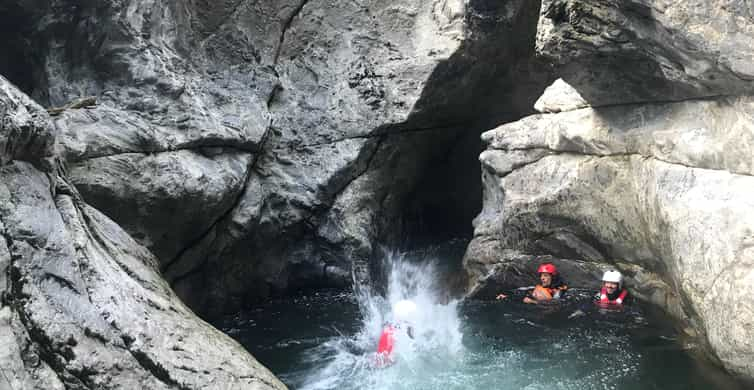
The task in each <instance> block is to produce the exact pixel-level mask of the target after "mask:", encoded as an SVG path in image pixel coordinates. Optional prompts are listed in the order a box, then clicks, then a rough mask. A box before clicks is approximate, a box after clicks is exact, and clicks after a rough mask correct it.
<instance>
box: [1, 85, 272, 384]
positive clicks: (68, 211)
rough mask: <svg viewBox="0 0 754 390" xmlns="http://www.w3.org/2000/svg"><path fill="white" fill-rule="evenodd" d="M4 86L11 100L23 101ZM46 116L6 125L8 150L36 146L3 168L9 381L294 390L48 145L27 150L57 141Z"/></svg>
mask: <svg viewBox="0 0 754 390" xmlns="http://www.w3.org/2000/svg"><path fill="white" fill-rule="evenodd" d="M0 86H2V89H0V90H2V91H11V92H10V93H9V94H6V95H0V96H2V101H4V102H5V101H9V100H10V99H13V98H14V97H15V96H22V94H21V93H20V92H18V91H17V90H15V88H14V87H12V86H10V85H9V84H8V83H7V82H6V81H5V80H0ZM27 99H28V98H27ZM29 102H30V101H29ZM26 109H27V110H29V111H32V112H34V111H36V112H41V109H40V108H39V106H36V104H34V103H31V102H30V103H29V106H28V107H26ZM40 118H41V119H43V120H46V118H47V117H46V114H45V113H41V114H40V116H39V117H34V116H31V115H29V116H18V115H16V116H14V117H13V120H14V121H15V122H12V125H10V126H6V125H5V123H4V124H3V126H2V127H0V134H1V135H2V139H4V140H9V141H6V142H13V144H9V145H8V147H7V148H6V150H10V151H19V150H26V151H29V152H24V153H16V154H9V155H8V157H9V159H8V161H4V163H3V164H2V165H1V166H0V178H2V180H0V183H1V184H0V228H1V229H0V232H1V233H2V240H0V271H1V272H2V277H1V278H0V298H1V299H0V341H2V343H3V346H4V348H3V351H2V352H1V353H0V369H2V374H3V375H2V376H1V377H0V384H1V385H2V387H3V388H4V387H6V386H9V387H10V388H34V389H62V388H71V389H79V388H113V389H132V388H148V389H162V388H176V387H177V388H184V389H199V388H238V389H241V388H244V389H246V388H253V389H269V388H279V389H283V388H285V386H284V385H283V384H282V383H281V382H279V381H278V380H277V379H276V378H275V377H274V376H273V375H272V374H271V373H270V372H269V371H268V370H267V369H266V368H264V367H263V366H262V365H260V364H259V363H258V362H257V361H256V360H255V359H254V358H253V357H252V356H251V355H249V354H248V352H246V351H245V350H244V349H243V348H242V347H241V346H240V345H239V344H238V343H236V342H235V341H233V340H232V339H230V338H229V337H228V336H226V335H224V334H222V333H221V332H219V331H218V330H216V329H214V328H213V327H212V326H210V325H209V324H207V323H205V322H204V321H202V320H200V319H199V318H198V317H196V315H195V314H194V313H193V312H192V311H191V310H190V309H188V307H186V306H185V305H184V304H183V303H182V302H181V301H180V299H179V298H178V297H177V296H176V295H175V294H174V293H173V291H172V290H171V288H170V286H169V285H168V284H167V282H165V280H164V279H163V278H162V276H161V275H160V273H159V271H158V263H157V259H156V258H155V257H154V255H152V254H151V253H150V252H149V251H148V250H147V249H146V248H144V247H143V246H141V245H139V244H138V243H136V242H135V241H134V240H133V239H132V238H131V237H130V236H128V234H127V233H126V232H125V231H124V230H123V229H121V228H120V227H119V226H118V225H116V224H115V223H114V222H112V221H111V220H110V219H109V218H107V217H106V216H104V215H103V214H101V213H100V212H98V211H97V210H95V209H94V208H92V207H91V206H89V205H87V204H86V203H84V202H83V200H82V198H81V196H80V195H79V194H78V192H77V191H76V190H75V188H74V186H73V185H72V184H71V183H70V182H69V181H68V179H67V178H66V176H65V174H64V173H63V171H64V169H63V167H62V165H61V163H60V162H59V161H55V160H54V159H55V158H56V156H54V155H52V156H49V155H48V151H49V149H44V148H42V149H39V148H37V147H34V148H32V147H30V146H29V145H52V144H54V141H55V135H56V134H55V132H54V127H53V126H52V125H51V123H49V121H47V125H44V123H45V122H40V121H39V120H40ZM37 123H42V124H40V125H36V124H37ZM18 129H23V130H24V131H35V133H34V135H35V137H39V138H33V137H31V139H33V141H34V142H30V141H29V139H30V137H26V136H21V137H15V134H17V133H15V132H17V130H18ZM21 134H24V133H21ZM45 137H46V138H48V139H40V138H45ZM30 151H35V153H31V152H30ZM16 158H18V159H16ZM21 158H24V159H28V160H31V161H21ZM41 159H50V160H52V161H50V164H39V163H40V161H41ZM33 163H36V164H33ZM39 167H41V168H39ZM40 169H45V171H42V170H40Z"/></svg>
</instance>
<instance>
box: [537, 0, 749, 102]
mask: <svg viewBox="0 0 754 390" xmlns="http://www.w3.org/2000/svg"><path fill="white" fill-rule="evenodd" d="M751 15H752V9H751V5H750V4H749V3H748V2H746V1H740V0H719V1H718V0H715V1H684V2H675V1H665V0H657V1H643V0H630V1H601V0H545V1H543V2H542V16H541V17H540V20H539V26H538V28H537V54H538V55H539V56H540V57H541V58H543V59H544V60H545V61H547V62H550V63H552V64H553V65H554V67H555V68H556V69H557V70H556V74H557V76H558V77H560V78H562V79H563V80H564V81H565V82H566V83H568V84H569V85H571V86H573V87H574V88H575V90H577V91H578V92H579V94H580V95H581V96H582V97H583V99H584V100H585V101H587V102H588V103H589V104H590V105H592V106H596V105H610V104H619V103H633V102H646V101H668V100H683V99H688V98H695V97H704V96H716V95H735V94H741V93H748V92H751V91H752V90H753V88H754V84H753V83H754V72H752V70H753V69H752V67H751V66H750V65H749V64H751V62H752V58H754V44H753V43H752V42H754V41H752V39H751V37H752V36H754V27H752V24H751V23H750V19H751Z"/></svg>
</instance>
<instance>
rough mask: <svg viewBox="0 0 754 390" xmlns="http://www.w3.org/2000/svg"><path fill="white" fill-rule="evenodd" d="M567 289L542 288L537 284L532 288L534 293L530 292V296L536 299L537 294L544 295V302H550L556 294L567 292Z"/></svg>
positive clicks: (562, 287) (561, 287) (560, 287)
mask: <svg viewBox="0 0 754 390" xmlns="http://www.w3.org/2000/svg"><path fill="white" fill-rule="evenodd" d="M567 289H568V287H567V286H565V285H563V286H558V287H554V288H553V287H544V286H542V285H541V284H538V285H536V286H535V287H534V291H532V294H531V295H532V296H534V297H536V296H537V295H538V292H539V293H541V294H544V297H545V299H544V300H545V301H549V300H551V299H552V298H553V297H554V296H555V295H556V294H557V293H558V292H560V291H565V290H567Z"/></svg>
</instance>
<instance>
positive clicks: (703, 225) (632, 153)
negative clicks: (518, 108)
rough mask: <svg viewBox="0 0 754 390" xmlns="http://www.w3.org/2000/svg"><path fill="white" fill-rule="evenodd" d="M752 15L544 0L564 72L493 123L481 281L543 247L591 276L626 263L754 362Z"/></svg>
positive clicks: (710, 5)
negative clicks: (752, 292) (520, 112)
mask: <svg viewBox="0 0 754 390" xmlns="http://www.w3.org/2000/svg"><path fill="white" fill-rule="evenodd" d="M751 17H752V9H751V8H750V7H749V6H747V5H746V4H745V2H738V1H712V2H669V1H668V2H666V1H559V0H554V1H544V2H543V6H542V12H541V16H540V21H539V29H538V33H537V34H538V36H537V54H538V56H540V57H541V58H547V59H548V61H549V62H551V63H552V64H553V71H554V75H555V77H559V79H558V80H557V81H556V82H555V83H553V84H552V86H550V87H548V88H547V89H546V90H545V93H544V94H543V95H542V96H541V97H540V98H539V100H538V101H537V103H536V108H537V110H539V111H540V112H541V113H540V114H536V115H531V116H527V117H525V118H523V119H520V120H518V121H515V122H512V123H507V124H504V125H502V126H499V127H497V128H495V129H494V130H491V131H488V132H486V133H484V135H483V137H482V138H483V140H484V142H485V143H486V144H487V149H486V150H485V151H484V152H483V153H482V154H481V155H480V161H481V164H482V167H483V173H482V177H483V183H484V185H483V187H484V191H485V192H484V196H483V197H484V205H483V210H482V212H481V213H480V214H479V215H478V216H477V218H476V219H475V224H474V225H475V237H474V240H473V241H472V243H471V244H470V246H469V248H468V250H467V253H466V256H465V259H464V262H465V263H464V264H465V267H466V269H467V270H468V272H469V275H470V279H469V282H470V285H469V288H470V289H471V290H470V291H471V294H472V295H477V296H485V295H491V294H493V293H494V291H495V290H496V289H498V288H502V287H513V286H515V285H516V283H520V282H521V281H522V280H521V279H523V278H524V277H523V276H521V275H527V274H530V273H531V272H532V271H533V268H532V267H533V266H534V265H533V264H532V263H534V264H536V263H537V261H539V259H540V258H543V259H544V258H550V257H541V256H554V257H555V259H556V262H558V263H559V264H562V265H563V266H564V267H568V269H569V270H570V271H571V274H572V275H573V277H574V278H576V279H577V280H588V279H590V278H591V279H592V280H593V282H591V284H594V281H595V279H596V276H597V275H599V272H600V271H601V270H604V269H607V268H619V269H622V270H623V271H624V272H625V273H626V274H627V275H628V277H629V283H630V284H631V287H632V288H633V289H634V290H635V292H636V293H637V295H639V296H640V297H641V298H644V299H646V300H648V301H651V302H654V303H656V304H658V305H660V306H661V307H664V308H665V309H666V310H668V311H669V312H670V313H671V314H673V315H674V316H676V317H677V318H680V319H683V321H685V323H686V324H687V325H688V329H687V330H688V331H689V332H690V333H695V334H697V335H698V336H700V338H701V339H702V340H704V341H705V342H706V343H707V345H708V346H709V348H710V351H711V354H712V355H714V356H716V358H717V359H719V361H720V362H721V363H722V364H723V365H724V366H725V367H726V368H727V369H728V370H730V371H731V372H733V373H735V374H737V375H739V376H741V377H744V378H749V379H751V378H753V377H754V365H752V362H754V344H752V342H751V340H752V336H754V323H753V322H752V321H753V320H752V318H754V299H751V298H750V297H749V296H745V295H741V294H740V293H739V292H740V291H741V289H745V288H747V287H746V286H749V285H751V284H752V283H754V272H752V269H753V268H752V266H754V252H752V250H751V248H752V244H753V243H754V236H753V235H752V234H753V232H754V223H752V222H751V221H752V218H751V215H752V214H753V213H754V203H752V199H754V198H752V196H751V194H752V193H754V192H753V191H754V179H753V178H752V173H754V171H752V169H753V168H754V166H752V163H754V160H752V155H754V153H752V151H753V150H754V149H752V147H753V146H754V142H752V141H754V94H752V92H753V91H754V88H753V87H754V85H753V84H752V77H751V76H752V74H753V72H752V69H751V67H750V62H751V61H750V59H751V57H752V55H754V49H753V48H752V47H751V45H750V42H752V39H751V38H752V37H754V31H752V30H751V23H749V21H750V20H751ZM586 285H590V283H586Z"/></svg>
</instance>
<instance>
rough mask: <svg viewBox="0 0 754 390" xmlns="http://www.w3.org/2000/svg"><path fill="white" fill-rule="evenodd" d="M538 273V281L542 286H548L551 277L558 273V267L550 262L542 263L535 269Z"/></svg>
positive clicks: (551, 279) (550, 282)
mask: <svg viewBox="0 0 754 390" xmlns="http://www.w3.org/2000/svg"><path fill="white" fill-rule="evenodd" d="M537 273H538V274H539V282H540V284H541V285H542V287H549V286H551V285H552V281H553V279H554V278H555V277H556V276H557V275H558V269H557V268H555V265H553V264H552V263H544V264H542V265H540V266H539V268H538V269H537Z"/></svg>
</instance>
